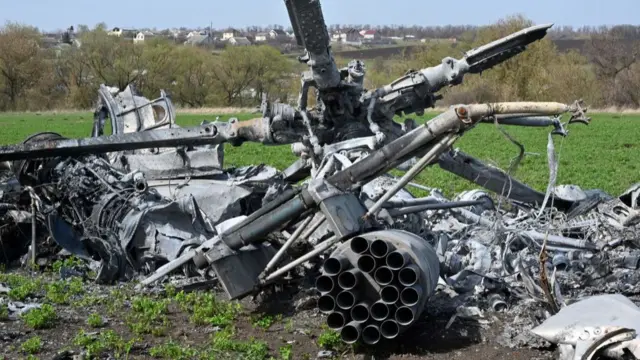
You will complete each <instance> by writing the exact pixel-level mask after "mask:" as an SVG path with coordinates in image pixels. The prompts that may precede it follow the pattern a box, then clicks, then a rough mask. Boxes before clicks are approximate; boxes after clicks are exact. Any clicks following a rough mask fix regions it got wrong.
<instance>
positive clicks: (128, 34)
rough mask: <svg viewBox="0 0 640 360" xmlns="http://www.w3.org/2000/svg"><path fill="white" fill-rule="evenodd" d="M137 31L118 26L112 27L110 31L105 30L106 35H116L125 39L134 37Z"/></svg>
mask: <svg viewBox="0 0 640 360" xmlns="http://www.w3.org/2000/svg"><path fill="white" fill-rule="evenodd" d="M137 34H138V31H136V30H132V29H123V28H119V27H114V28H113V29H111V31H109V32H107V35H111V36H117V37H121V38H125V39H135V37H136V35H137Z"/></svg>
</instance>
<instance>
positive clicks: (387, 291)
mask: <svg viewBox="0 0 640 360" xmlns="http://www.w3.org/2000/svg"><path fill="white" fill-rule="evenodd" d="M399 298H400V290H398V287H397V286H393V285H388V286H385V287H383V288H382V290H381V291H380V301H382V302H383V303H385V304H389V305H392V304H395V303H396V302H397V301H398V299H399Z"/></svg>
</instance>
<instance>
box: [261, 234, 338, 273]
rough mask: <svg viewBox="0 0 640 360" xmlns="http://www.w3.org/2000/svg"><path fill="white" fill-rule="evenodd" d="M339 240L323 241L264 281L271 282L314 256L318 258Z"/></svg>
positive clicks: (336, 238)
mask: <svg viewBox="0 0 640 360" xmlns="http://www.w3.org/2000/svg"><path fill="white" fill-rule="evenodd" d="M339 240H340V238H338V237H336V236H333V237H331V238H330V239H327V240H325V241H324V242H323V243H321V244H320V245H318V246H316V248H315V249H313V250H311V251H310V252H308V253H306V254H305V255H302V256H301V257H299V258H297V259H296V260H294V261H292V262H290V263H289V264H287V265H285V266H283V267H282V268H280V269H278V270H277V271H275V272H273V273H271V275H269V276H267V278H266V279H265V282H266V281H271V280H273V279H275V278H277V277H278V276H280V275H283V274H285V273H286V272H287V271H289V270H291V269H293V268H294V267H296V266H298V265H300V264H302V263H303V262H305V261H308V260H310V259H312V258H314V257H316V256H318V255H319V254H321V253H323V252H325V251H326V250H327V249H329V248H330V247H332V246H333V245H334V244H335V243H337V242H338V241H339Z"/></svg>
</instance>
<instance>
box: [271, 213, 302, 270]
mask: <svg viewBox="0 0 640 360" xmlns="http://www.w3.org/2000/svg"><path fill="white" fill-rule="evenodd" d="M311 220H313V216H309V217H308V218H306V219H304V221H303V222H302V224H300V226H298V228H297V229H296V230H295V231H294V232H293V234H291V236H290V237H289V238H288V239H287V242H285V243H284V245H282V247H281V248H280V250H278V252H277V253H276V254H275V255H274V256H273V258H272V259H271V260H270V261H269V263H268V264H267V266H266V267H265V268H264V271H263V273H264V274H266V273H268V272H269V271H271V269H272V268H273V267H274V266H276V265H277V264H278V261H280V258H281V257H282V255H284V253H285V252H286V251H287V249H289V247H291V245H292V244H293V243H294V242H295V241H296V240H298V238H299V237H300V234H302V231H303V230H304V229H305V228H306V227H307V226H309V223H310V222H311Z"/></svg>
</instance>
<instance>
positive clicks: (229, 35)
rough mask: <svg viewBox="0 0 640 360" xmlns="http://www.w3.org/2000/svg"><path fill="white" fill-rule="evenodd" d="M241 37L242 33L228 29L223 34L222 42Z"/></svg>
mask: <svg viewBox="0 0 640 360" xmlns="http://www.w3.org/2000/svg"><path fill="white" fill-rule="evenodd" d="M238 36H240V32H239V31H238V30H236V29H227V30H225V31H224V32H223V33H222V40H229V39H231V38H234V37H238Z"/></svg>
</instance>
